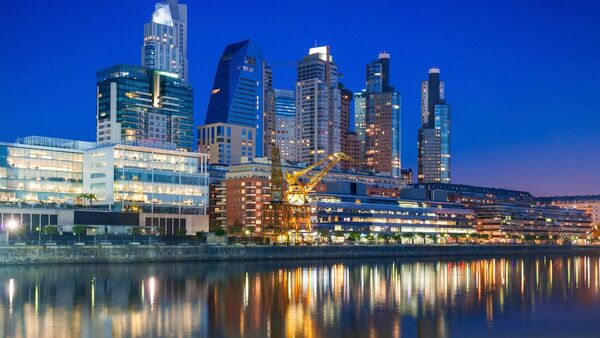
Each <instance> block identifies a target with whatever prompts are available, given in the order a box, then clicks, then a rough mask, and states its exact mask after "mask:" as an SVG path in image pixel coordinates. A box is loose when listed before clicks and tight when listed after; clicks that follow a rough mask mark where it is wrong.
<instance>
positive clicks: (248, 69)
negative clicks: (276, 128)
mask: <svg viewBox="0 0 600 338" xmlns="http://www.w3.org/2000/svg"><path fill="white" fill-rule="evenodd" d="M265 93H267V95H265ZM273 96H274V95H273V94H272V73H271V71H270V69H269V68H268V67H267V66H266V64H265V62H264V60H263V54H262V48H261V47H260V46H259V45H258V44H257V43H256V42H254V41H252V40H244V41H240V42H236V43H233V44H231V45H228V46H226V47H225V50H224V51H223V55H222V56H221V59H220V60H219V65H218V67H217V72H216V75H215V80H214V83H213V89H212V91H211V95H210V100H209V103H208V110H207V112H206V119H205V125H214V124H217V123H225V124H229V125H236V126H243V127H247V128H248V127H250V128H254V129H255V130H256V132H255V136H256V138H254V139H253V143H254V144H255V148H254V155H255V156H259V157H262V156H266V154H265V148H267V149H269V147H268V146H267V147H266V146H265V145H268V144H270V142H271V140H272V137H273V135H272V133H271V132H272V130H268V129H273V126H271V127H269V125H271V123H273V122H274V119H273V116H271V115H274V107H273V104H272V102H271V101H272V100H273ZM265 108H267V114H265ZM265 121H267V123H266V124H265ZM233 161H234V162H236V161H239V159H234V160H233ZM213 162H214V161H213Z"/></svg>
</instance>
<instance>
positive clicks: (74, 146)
mask: <svg viewBox="0 0 600 338" xmlns="http://www.w3.org/2000/svg"><path fill="white" fill-rule="evenodd" d="M93 146H94V143H91V142H82V141H74V140H65V139H57V138H50V137H39V136H29V137H24V138H20V139H18V140H17V141H16V142H14V143H0V203H2V204H4V205H7V204H12V205H19V206H25V205H54V206H60V205H73V204H74V203H75V200H76V199H77V196H78V195H79V194H81V193H82V192H83V152H84V150H85V149H89V148H91V147H93Z"/></svg>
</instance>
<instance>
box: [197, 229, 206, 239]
mask: <svg viewBox="0 0 600 338" xmlns="http://www.w3.org/2000/svg"><path fill="white" fill-rule="evenodd" d="M196 238H197V239H201V238H204V231H196Z"/></svg>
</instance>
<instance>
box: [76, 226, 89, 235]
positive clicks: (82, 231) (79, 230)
mask: <svg viewBox="0 0 600 338" xmlns="http://www.w3.org/2000/svg"><path fill="white" fill-rule="evenodd" d="M86 229H87V228H86V227H85V226H83V225H76V226H74V227H73V235H77V236H81V235H85V231H86Z"/></svg>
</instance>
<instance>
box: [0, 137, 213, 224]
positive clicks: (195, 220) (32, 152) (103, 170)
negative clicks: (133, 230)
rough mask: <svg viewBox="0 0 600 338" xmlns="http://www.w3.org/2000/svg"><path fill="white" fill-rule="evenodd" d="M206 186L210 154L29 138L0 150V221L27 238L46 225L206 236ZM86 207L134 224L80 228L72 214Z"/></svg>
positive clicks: (8, 144) (145, 145)
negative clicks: (129, 216)
mask: <svg viewBox="0 0 600 338" xmlns="http://www.w3.org/2000/svg"><path fill="white" fill-rule="evenodd" d="M135 144H137V145H135ZM208 180H209V176H208V155H206V154H199V153H193V152H187V151H180V150H176V149H175V146H172V149H164V148H153V147H150V146H148V145H147V144H141V143H132V144H127V145H126V144H113V145H107V144H96V143H93V142H82V141H75V140H65V139H57V138H49V137H39V136H29V137H25V138H22V139H19V140H17V141H16V142H15V143H0V214H2V216H1V217H2V218H0V220H2V221H3V220H4V218H6V217H8V218H10V219H11V220H13V219H14V220H15V221H17V222H18V223H19V224H22V225H24V226H26V227H27V228H28V229H29V230H30V231H33V230H32V229H35V228H37V227H38V226H39V227H41V228H43V227H44V226H47V225H56V226H59V227H63V226H65V227H67V228H68V227H69V226H73V225H87V226H101V225H107V226H108V225H114V226H149V227H159V228H161V229H162V230H161V231H162V232H163V233H166V234H168V233H171V234H174V233H175V232H176V231H177V230H180V229H186V230H187V231H192V230H193V229H204V228H206V230H208V216H207V207H208V198H209V196H208ZM83 196H93V197H86V200H83V198H82V197H83ZM83 205H87V206H88V207H90V208H94V209H95V210H96V211H99V212H100V211H103V212H113V213H117V214H119V213H122V214H125V213H128V212H134V213H135V214H136V220H137V221H136V222H128V223H127V224H125V223H120V221H119V222H116V221H115V222H113V221H110V222H108V223H106V221H104V220H103V218H102V217H97V218H95V220H94V221H90V220H92V219H93V218H90V219H89V220H88V221H85V222H84V223H85V224H79V223H77V218H76V217H75V216H74V215H76V213H75V211H74V210H77V209H78V208H82V206H83ZM53 210H54V211H53ZM65 213H67V214H68V213H70V215H72V216H64V215H66V214H65ZM61 215H63V216H61ZM101 215H106V214H101ZM61 217H63V218H61ZM65 217H66V218H65ZM117 219H119V217H117ZM182 219H183V221H182ZM97 222H100V223H101V224H98V223H97ZM3 224H4V223H3ZM115 231H116V230H115ZM119 231H121V230H119ZM198 231H199V230H198ZM190 234H193V232H190Z"/></svg>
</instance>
